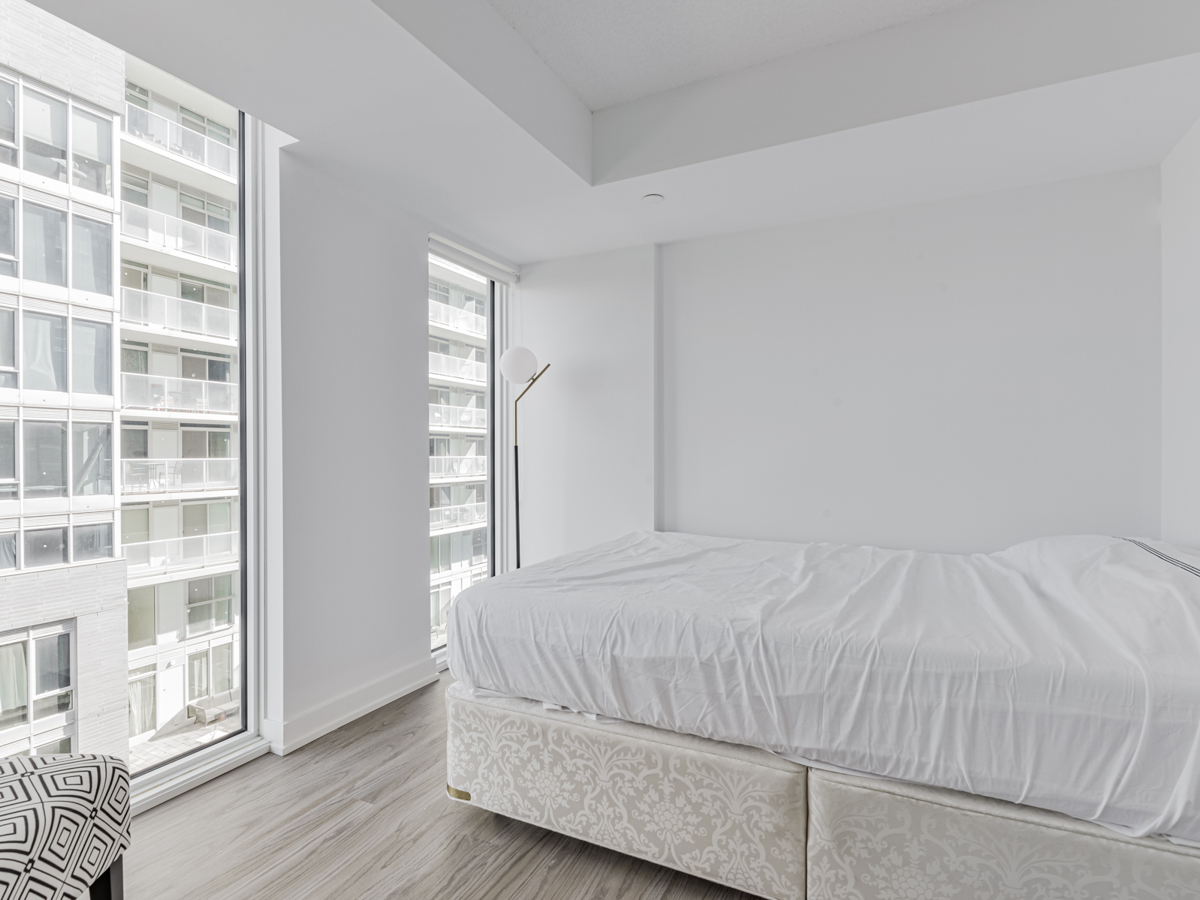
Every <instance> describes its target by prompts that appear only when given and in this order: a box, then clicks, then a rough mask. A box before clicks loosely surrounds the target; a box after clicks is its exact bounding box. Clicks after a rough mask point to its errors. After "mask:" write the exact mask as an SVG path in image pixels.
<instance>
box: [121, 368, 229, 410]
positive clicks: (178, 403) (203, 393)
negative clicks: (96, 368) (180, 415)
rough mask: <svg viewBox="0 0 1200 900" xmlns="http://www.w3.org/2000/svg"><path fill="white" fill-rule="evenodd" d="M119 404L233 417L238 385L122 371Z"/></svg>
mask: <svg viewBox="0 0 1200 900" xmlns="http://www.w3.org/2000/svg"><path fill="white" fill-rule="evenodd" d="M121 404H122V405H123V406H125V407H129V408H133V409H157V410H174V411H178V412H204V413H225V414H236V413H237V411H238V386H237V384H235V383H232V382H227V381H199V380H196V379H191V378H168V377H166V376H164V375H137V374H134V373H131V372H123V373H122V374H121Z"/></svg>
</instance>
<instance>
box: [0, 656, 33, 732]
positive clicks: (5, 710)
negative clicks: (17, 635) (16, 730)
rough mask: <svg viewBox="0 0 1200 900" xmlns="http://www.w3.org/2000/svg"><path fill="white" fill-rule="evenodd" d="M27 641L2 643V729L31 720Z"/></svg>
mask: <svg viewBox="0 0 1200 900" xmlns="http://www.w3.org/2000/svg"><path fill="white" fill-rule="evenodd" d="M26 646H27V645H26V643H25V642H24V641H21V642H20V643H16V644H3V645H0V729H4V728H11V727H12V726H13V725H20V724H21V723H22V722H28V721H29V670H28V668H27V661H26V652H27V651H26V649H25V648H26Z"/></svg>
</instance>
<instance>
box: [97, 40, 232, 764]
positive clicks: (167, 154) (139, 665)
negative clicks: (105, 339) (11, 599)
mask: <svg viewBox="0 0 1200 900" xmlns="http://www.w3.org/2000/svg"><path fill="white" fill-rule="evenodd" d="M124 99H125V105H124V109H123V112H124V116H123V127H122V130H121V133H120V138H121V172H120V182H121V188H120V189H121V243H120V329H121V335H120V337H121V344H120V369H121V441H120V445H121V454H120V456H121V459H120V467H119V468H120V484H121V489H120V490H121V542H122V545H123V546H124V548H125V556H126V558H127V560H128V562H129V704H130V707H129V737H130V743H131V749H130V753H131V758H132V763H133V766H134V770H135V771H136V770H137V769H138V768H140V767H144V766H147V765H152V764H154V763H157V762H162V761H165V760H167V759H170V758H172V757H174V756H176V755H178V754H179V753H180V752H183V751H185V750H188V749H192V748H194V747H195V746H197V745H199V744H202V743H206V742H208V741H210V740H212V739H213V738H214V737H216V736H219V735H220V734H222V733H226V732H229V731H233V730H236V729H237V728H239V727H240V715H239V713H240V704H239V696H240V690H239V674H240V672H239V669H240V660H241V647H240V628H239V626H240V623H239V621H238V617H239V610H240V602H239V590H240V585H241V578H240V574H239V559H238V555H239V548H240V540H239V534H238V523H239V512H238V489H239V483H240V472H239V464H238V463H239V461H238V446H239V440H238V383H237V379H238V324H239V323H238V318H239V309H240V306H241V304H240V302H239V299H240V298H239V296H238V236H237V222H238V217H237V201H238V180H237V179H238V166H237V161H238V151H237V142H238V133H237V111H236V110H234V109H233V108H232V107H229V106H226V105H225V104H222V103H220V102H218V101H216V100H214V99H213V98H212V97H209V96H208V95H206V94H203V93H202V92H200V91H197V90H195V89H194V88H192V87H190V86H189V85H187V84H185V83H184V82H181V81H179V80H178V79H175V78H172V77H170V76H168V75H166V74H164V73H162V72H161V71H159V70H157V69H154V68H152V67H150V66H147V65H145V64H144V63H141V62H140V61H138V60H136V59H133V58H129V59H127V62H126V71H125V91H124Z"/></svg>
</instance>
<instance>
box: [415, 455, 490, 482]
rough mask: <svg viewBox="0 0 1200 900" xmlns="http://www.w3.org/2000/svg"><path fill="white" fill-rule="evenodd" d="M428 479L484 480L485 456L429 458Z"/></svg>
mask: <svg viewBox="0 0 1200 900" xmlns="http://www.w3.org/2000/svg"><path fill="white" fill-rule="evenodd" d="M429 477H430V478H486V477H487V457H486V456H431V457H429Z"/></svg>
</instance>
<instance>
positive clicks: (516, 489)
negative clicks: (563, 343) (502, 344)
mask: <svg viewBox="0 0 1200 900" xmlns="http://www.w3.org/2000/svg"><path fill="white" fill-rule="evenodd" d="M548 368H550V364H549V363H546V365H545V366H544V367H543V368H542V371H540V372H539V371H538V367H537V357H536V356H534V355H533V351H532V350H529V349H527V348H525V347H509V348H508V349H507V350H505V351H504V355H503V356H501V357H500V374H501V375H503V376H504V379H505V381H508V382H509V383H510V384H515V385H522V384H523V385H525V390H523V391H521V393H520V395H519V396H518V397H517V399H516V400H514V401H513V506H514V508H515V512H516V524H517V568H518V569H519V568H521V465H520V458H519V456H518V450H517V444H518V442H517V404H518V403H520V402H521V397H524V396H525V395H526V394H527V393H529V389H530V388H531V387H533V386H534V385H535V384H537V380H538V379H539V378H541V377H542V376H543V375H545V374H546V369H548Z"/></svg>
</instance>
